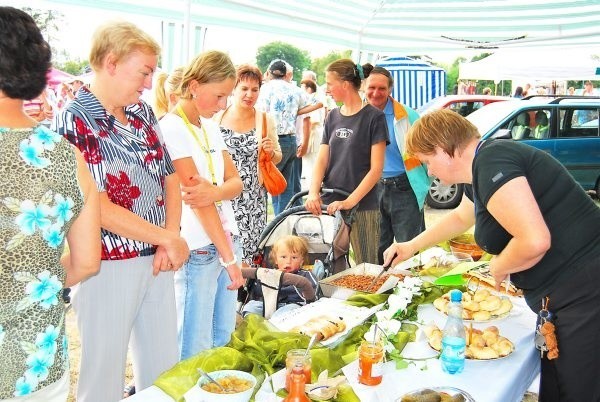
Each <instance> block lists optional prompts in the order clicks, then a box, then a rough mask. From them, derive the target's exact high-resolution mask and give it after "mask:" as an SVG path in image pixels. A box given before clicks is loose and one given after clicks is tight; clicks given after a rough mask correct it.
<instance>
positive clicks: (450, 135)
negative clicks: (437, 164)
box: [405, 109, 481, 157]
mask: <svg viewBox="0 0 600 402" xmlns="http://www.w3.org/2000/svg"><path fill="white" fill-rule="evenodd" d="M474 138H481V135H480V134H479V131H477V127H475V125H473V123H471V122H470V121H469V120H467V119H465V118H464V117H462V116H461V115H459V114H458V113H456V112H453V111H452V110H450V109H441V110H436V111H434V112H431V113H428V114H426V115H424V116H422V117H420V118H419V119H418V120H417V121H416V122H415V123H414V124H413V125H412V127H411V128H410V129H409V130H408V132H407V133H406V139H405V141H406V146H405V149H406V152H408V153H409V154H411V155H414V154H416V153H421V154H426V155H427V154H433V153H434V152H435V148H436V147H440V148H441V149H442V150H443V151H444V152H445V153H447V154H448V155H450V156H452V157H454V155H455V152H456V150H463V149H464V148H465V147H466V145H467V144H468V143H469V142H470V141H471V140H472V139H474Z"/></svg>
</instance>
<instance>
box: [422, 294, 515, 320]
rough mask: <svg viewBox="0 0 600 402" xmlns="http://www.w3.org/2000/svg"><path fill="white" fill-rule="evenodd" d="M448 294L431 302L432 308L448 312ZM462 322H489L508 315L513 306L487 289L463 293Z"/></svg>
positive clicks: (508, 300) (505, 298) (507, 299)
mask: <svg viewBox="0 0 600 402" xmlns="http://www.w3.org/2000/svg"><path fill="white" fill-rule="evenodd" d="M448 303H450V294H449V293H446V294H444V295H442V296H440V297H438V298H437V299H435V300H434V301H433V306H434V307H435V308H436V309H438V310H439V311H441V312H442V313H445V314H446V313H447V312H448ZM462 305H463V314H462V317H463V319H464V320H474V321H489V320H491V319H493V318H496V317H500V316H503V315H506V314H508V312H509V311H510V310H511V309H512V307H513V304H512V302H511V301H510V299H509V298H507V297H500V296H498V295H496V294H494V293H492V292H491V291H489V290H487V289H477V290H476V291H475V292H463V298H462Z"/></svg>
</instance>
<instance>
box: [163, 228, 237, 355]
mask: <svg viewBox="0 0 600 402" xmlns="http://www.w3.org/2000/svg"><path fill="white" fill-rule="evenodd" d="M233 243H234V252H235V255H236V257H237V259H238V261H241V258H242V248H241V247H240V244H239V241H238V239H237V238H234V241H233ZM230 284H231V280H230V279H229V275H228V274H227V270H225V267H223V266H222V265H221V263H220V262H219V253H218V252H217V249H216V247H215V246H214V245H213V244H210V245H208V246H206V247H202V248H199V249H196V250H192V251H191V252H190V258H189V259H188V261H187V262H186V263H185V265H184V266H183V267H182V268H181V269H180V270H179V271H177V272H175V302H176V305H177V330H178V340H179V351H180V360H183V359H187V358H188V357H191V356H193V355H195V354H197V353H199V352H201V351H203V350H206V349H211V348H214V347H217V346H223V345H225V344H227V343H228V342H229V340H230V338H231V333H232V332H233V331H234V330H235V317H236V302H237V290H229V289H227V286H229V285H230Z"/></svg>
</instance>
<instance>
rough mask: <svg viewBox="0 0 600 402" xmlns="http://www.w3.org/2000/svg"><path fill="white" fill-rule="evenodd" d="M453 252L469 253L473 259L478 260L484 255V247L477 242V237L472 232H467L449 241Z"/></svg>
mask: <svg viewBox="0 0 600 402" xmlns="http://www.w3.org/2000/svg"><path fill="white" fill-rule="evenodd" d="M448 243H449V244H450V250H451V251H452V253H453V254H454V253H466V254H469V255H470V256H471V257H472V258H473V261H478V260H479V259H480V258H481V256H483V253H484V251H483V249H482V248H481V247H479V246H478V245H477V243H475V238H474V236H473V235H472V234H470V233H465V234H462V235H460V236H457V237H455V238H453V239H451V240H449V241H448Z"/></svg>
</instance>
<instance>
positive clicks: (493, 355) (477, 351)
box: [469, 345, 499, 360]
mask: <svg viewBox="0 0 600 402" xmlns="http://www.w3.org/2000/svg"><path fill="white" fill-rule="evenodd" d="M469 349H471V352H472V353H473V357H474V358H475V359H477V360H490V359H497V358H498V357H499V355H498V352H496V351H495V350H494V349H492V348H490V347H489V346H485V347H479V346H474V345H472V346H469Z"/></svg>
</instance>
